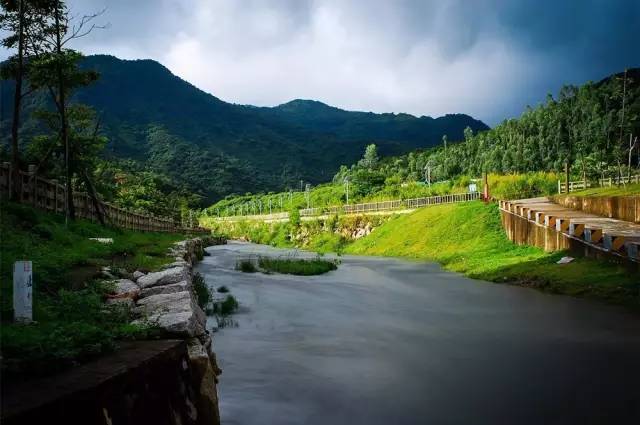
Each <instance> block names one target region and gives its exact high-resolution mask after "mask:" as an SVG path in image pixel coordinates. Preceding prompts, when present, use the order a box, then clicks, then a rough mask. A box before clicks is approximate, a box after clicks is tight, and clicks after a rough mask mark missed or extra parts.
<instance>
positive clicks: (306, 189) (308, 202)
mask: <svg viewBox="0 0 640 425" xmlns="http://www.w3.org/2000/svg"><path fill="white" fill-rule="evenodd" d="M309 189H311V185H310V184H309V183H307V186H306V187H305V189H304V196H305V198H307V208H310V206H311V203H310V202H311V199H310V198H311V196H310V195H311V193H310V192H309Z"/></svg>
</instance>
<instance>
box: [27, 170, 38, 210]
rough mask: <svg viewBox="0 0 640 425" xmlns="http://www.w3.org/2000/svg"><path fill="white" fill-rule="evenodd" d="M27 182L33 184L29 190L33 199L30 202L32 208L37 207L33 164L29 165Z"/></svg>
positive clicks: (35, 178)
mask: <svg viewBox="0 0 640 425" xmlns="http://www.w3.org/2000/svg"><path fill="white" fill-rule="evenodd" d="M28 170H29V180H30V181H32V182H33V187H32V188H31V196H32V197H33V199H32V202H33V206H34V207H37V206H38V178H37V177H36V166H35V165H33V164H29V168H28Z"/></svg>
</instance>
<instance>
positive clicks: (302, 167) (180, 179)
mask: <svg viewBox="0 0 640 425" xmlns="http://www.w3.org/2000/svg"><path fill="white" fill-rule="evenodd" d="M82 66H83V67H84V68H85V69H93V70H96V71H97V72H98V73H99V74H100V78H99V79H98V80H97V81H96V82H95V83H94V84H92V85H91V86H88V87H84V88H81V89H79V90H78V91H77V92H76V93H75V96H74V99H75V101H78V102H81V103H84V104H87V105H90V106H92V107H94V108H95V109H96V111H97V112H98V115H99V117H100V119H101V124H102V127H103V133H104V135H105V136H107V138H108V144H107V146H106V156H107V157H109V158H120V159H123V158H125V159H133V160H135V161H136V162H138V163H140V164H142V165H144V166H146V167H148V168H149V169H150V170H152V171H155V172H159V173H162V174H164V175H168V176H170V177H171V178H172V179H173V180H174V181H175V182H176V183H177V184H179V185H180V186H182V187H185V188H186V189H188V190H190V191H192V192H195V193H196V194H198V195H201V196H203V197H204V198H205V199H206V200H207V201H213V200H217V199H220V198H221V197H223V196H224V195H227V194H229V193H237V194H241V193H245V192H249V191H252V192H255V191H259V190H275V189H284V188H286V187H287V186H291V187H296V186H297V185H298V182H299V180H300V179H302V180H305V181H308V182H311V183H319V182H322V181H326V180H328V179H330V178H331V176H333V174H335V172H336V171H337V169H338V167H339V166H340V165H342V164H348V163H351V162H353V161H355V160H356V159H357V158H358V157H359V155H360V152H361V151H362V150H363V149H364V147H365V146H366V145H367V144H368V143H372V142H375V143H376V144H378V146H379V148H380V151H381V153H382V154H385V155H391V154H400V153H404V152H408V151H409V150H411V149H414V148H417V147H427V146H433V145H435V144H436V143H437V142H438V141H439V140H440V139H441V138H442V135H443V134H447V135H448V137H449V138H451V139H452V140H458V139H461V138H462V135H463V130H464V129H465V128H466V127H467V126H468V127H470V128H472V129H474V130H477V131H478V130H485V129H487V128H488V127H487V126H486V125H485V124H483V123H482V122H480V121H477V120H475V119H473V118H471V117H469V116H466V115H447V116H444V117H440V118H437V119H433V118H431V117H420V118H417V117H414V116H411V115H406V114H373V113H366V112H350V111H344V110H340V109H338V108H333V107H330V106H328V105H325V104H322V103H320V102H313V101H293V102H290V103H287V104H285V105H281V106H278V107H274V108H257V107H253V106H245V105H235V104H231V103H227V102H224V101H222V100H220V99H218V98H216V97H215V96H213V95H211V94H208V93H205V92H203V91H202V90H200V89H198V88H197V87H194V86H193V85H191V84H189V83H188V82H186V81H184V80H182V79H180V78H178V77H177V76H175V75H173V74H172V73H171V72H170V71H169V70H168V69H167V68H165V67H163V66H162V65H160V64H159V63H157V62H154V61H152V60H133V61H130V60H120V59H118V58H115V57H113V56H106V55H98V56H89V57H86V58H85V59H84V61H83V64H82ZM2 85H3V86H2V99H1V102H2V103H1V105H2V107H3V111H7V112H6V113H5V114H3V116H2V123H1V124H2V129H3V131H2V133H1V134H2V139H3V140H2V141H3V143H4V144H6V143H7V138H8V134H9V131H8V129H9V127H10V120H11V116H10V113H11V101H12V97H13V93H12V92H13V84H12V83H10V82H7V81H3V82H2ZM47 96H48V94H47V93H35V94H32V95H31V96H29V97H28V98H27V100H26V102H25V110H26V111H25V112H26V114H25V116H26V117H27V118H26V120H24V123H23V125H22V131H23V135H25V136H26V137H23V140H25V141H26V140H27V139H28V138H29V137H30V136H32V135H35V134H38V132H39V122H38V121H37V120H36V119H34V118H33V115H32V114H31V112H33V111H35V110H37V109H41V108H42V107H43V106H47V105H48V103H50V101H49V100H48V98H47ZM49 106H51V105H49ZM5 130H6V131H5Z"/></svg>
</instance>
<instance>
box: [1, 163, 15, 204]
mask: <svg viewBox="0 0 640 425" xmlns="http://www.w3.org/2000/svg"><path fill="white" fill-rule="evenodd" d="M3 164H4V167H5V168H6V169H7V170H9V174H7V199H11V190H12V189H13V169H12V168H11V163H10V162H5V163H3Z"/></svg>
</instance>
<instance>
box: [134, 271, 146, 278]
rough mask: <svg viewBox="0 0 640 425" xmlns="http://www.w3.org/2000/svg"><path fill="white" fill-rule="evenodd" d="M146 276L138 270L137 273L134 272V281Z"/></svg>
mask: <svg viewBox="0 0 640 425" xmlns="http://www.w3.org/2000/svg"><path fill="white" fill-rule="evenodd" d="M144 275H145V273H142V272H141V271H140V270H136V271H135V272H133V280H138V279H140V278H141V277H142V276H144Z"/></svg>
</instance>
